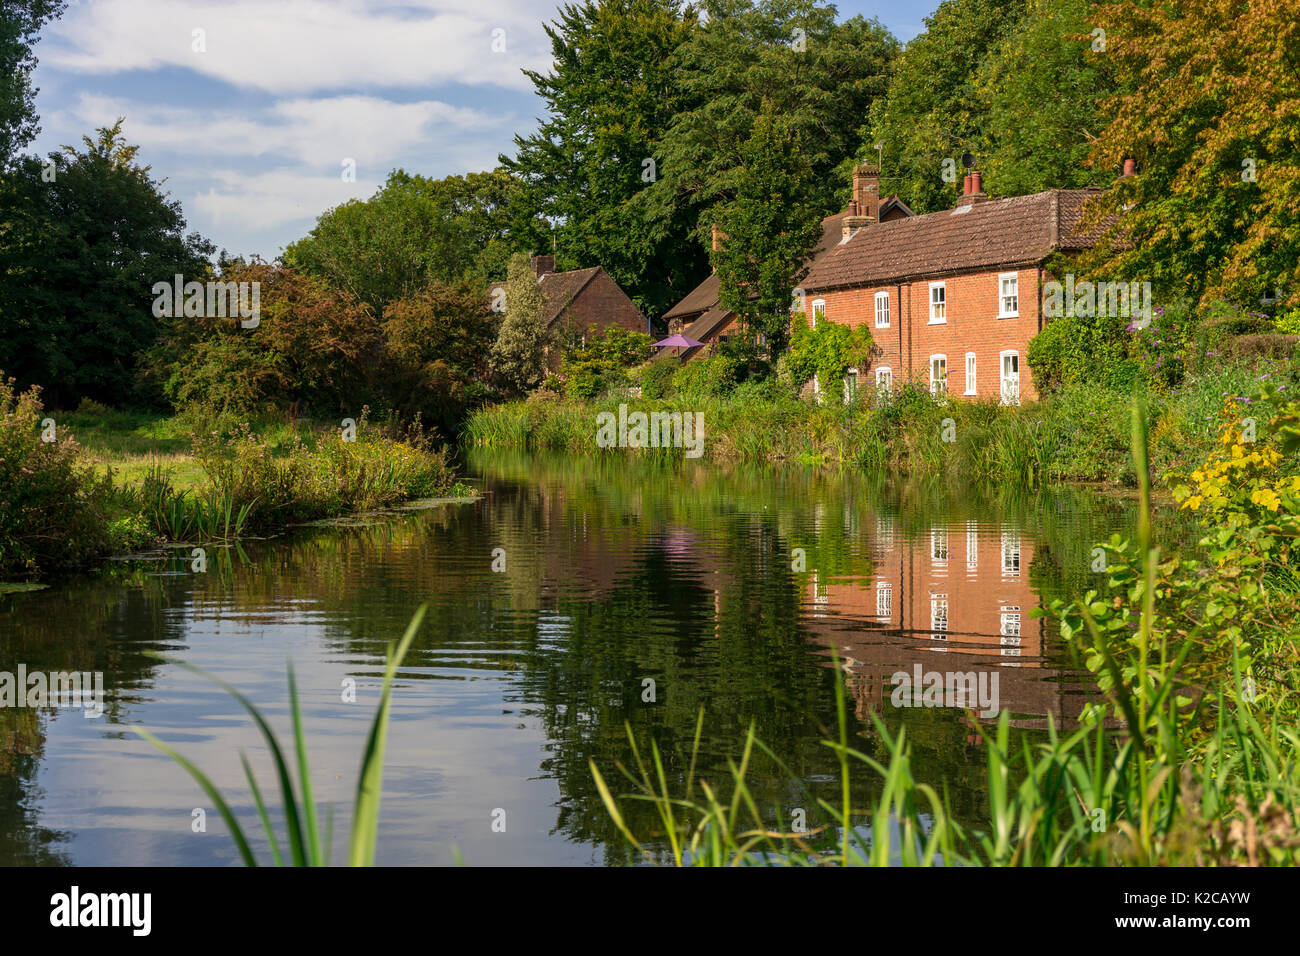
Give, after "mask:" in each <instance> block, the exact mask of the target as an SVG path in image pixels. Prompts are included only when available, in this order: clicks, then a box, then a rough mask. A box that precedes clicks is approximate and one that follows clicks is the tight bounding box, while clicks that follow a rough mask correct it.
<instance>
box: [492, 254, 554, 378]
mask: <svg viewBox="0 0 1300 956" xmlns="http://www.w3.org/2000/svg"><path fill="white" fill-rule="evenodd" d="M505 306H506V315H505V319H504V320H503V321H502V323H501V329H500V331H499V332H498V333H497V340H496V343H495V344H494V345H493V346H492V369H493V371H494V372H495V373H496V376H497V378H498V379H500V381H501V382H502V384H503V385H504V386H505V387H506V388H508V389H510V390H512V391H515V392H526V391H528V390H529V389H532V388H536V387H537V385H538V383H540V382H541V380H542V375H543V374H544V373H545V371H546V347H547V345H548V344H549V343H550V335H549V334H548V332H547V330H546V325H545V324H544V323H543V321H542V293H541V290H540V289H538V287H537V276H536V275H535V274H534V273H533V269H532V266H531V264H530V263H529V261H528V256H526V255H524V254H522V253H520V254H518V255H516V256H514V258H512V259H511V260H510V269H509V277H508V278H507V280H506V301H505Z"/></svg>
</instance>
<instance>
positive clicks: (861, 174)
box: [850, 163, 880, 222]
mask: <svg viewBox="0 0 1300 956" xmlns="http://www.w3.org/2000/svg"><path fill="white" fill-rule="evenodd" d="M850 207H851V208H850V212H851V213H853V214H855V215H858V216H865V217H866V218H868V219H870V220H871V221H872V222H876V221H877V220H878V219H879V218H880V167H879V166H872V165H869V164H867V163H863V164H862V165H861V166H859V167H857V168H856V169H855V170H853V202H852V203H851V204H850Z"/></svg>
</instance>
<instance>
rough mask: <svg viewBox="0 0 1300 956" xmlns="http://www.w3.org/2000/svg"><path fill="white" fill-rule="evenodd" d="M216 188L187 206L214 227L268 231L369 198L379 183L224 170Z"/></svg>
mask: <svg viewBox="0 0 1300 956" xmlns="http://www.w3.org/2000/svg"><path fill="white" fill-rule="evenodd" d="M211 178H212V180H213V181H214V182H215V185H213V186H212V187H211V188H209V189H207V190H204V191H202V192H199V193H197V194H196V195H195V196H194V197H193V198H192V199H188V200H184V205H185V208H186V209H187V210H190V209H193V210H195V211H197V212H199V213H200V214H201V215H202V216H203V218H204V219H205V220H206V221H207V222H209V223H211V224H212V225H213V226H215V227H217V228H219V229H224V230H230V229H237V230H240V231H243V232H262V231H268V230H271V229H274V228H276V227H279V226H283V225H286V224H288V223H293V222H312V221H314V220H315V219H316V217H317V216H319V215H320V214H321V213H322V212H324V211H325V210H326V209H328V208H330V207H332V206H337V205H339V204H340V203H343V202H347V201H348V200H349V199H365V198H367V197H368V196H370V195H371V194H372V193H374V191H375V189H376V188H378V186H379V183H378V182H376V181H374V180H371V181H369V182H365V181H360V180H359V181H358V182H355V183H347V182H343V181H342V179H341V177H339V176H312V175H307V174H304V173H302V172H295V171H293V170H272V171H270V172H265V173H257V174H252V175H250V174H247V173H241V172H237V171H234V170H220V171H218V172H216V173H214V174H213V175H212V177H211Z"/></svg>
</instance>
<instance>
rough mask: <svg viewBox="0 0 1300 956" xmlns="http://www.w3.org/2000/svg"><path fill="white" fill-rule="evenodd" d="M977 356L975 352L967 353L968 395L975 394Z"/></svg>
mask: <svg viewBox="0 0 1300 956" xmlns="http://www.w3.org/2000/svg"><path fill="white" fill-rule="evenodd" d="M976 361H977V360H976V358H975V353H974V352H967V353H966V392H965V394H967V395H974V394H975V364H976Z"/></svg>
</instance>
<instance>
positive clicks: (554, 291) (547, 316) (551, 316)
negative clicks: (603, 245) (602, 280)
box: [488, 266, 600, 325]
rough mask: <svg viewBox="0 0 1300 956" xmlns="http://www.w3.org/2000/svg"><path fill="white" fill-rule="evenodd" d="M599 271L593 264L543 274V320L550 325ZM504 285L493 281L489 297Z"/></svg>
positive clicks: (540, 282) (541, 284) (489, 289)
mask: <svg viewBox="0 0 1300 956" xmlns="http://www.w3.org/2000/svg"><path fill="white" fill-rule="evenodd" d="M598 272H600V266H592V267H591V268H590V269H574V270H573V271H572V272H548V273H546V275H544V276H542V278H541V280H540V281H539V283H538V286H539V288H540V289H541V291H542V320H543V321H544V322H545V323H546V324H547V325H550V324H551V323H552V322H554V321H555V320H556V319H558V318H559V317H560V313H561V312H563V311H564V310H565V309H567V308H568V307H569V304H570V303H571V302H573V300H574V299H575V298H576V297H577V295H578V293H579V292H581V291H582V290H583V289H584V288H585V287H586V285H587V283H588V282H590V281H591V280H592V279H594V278H595V277H596V273H598ZM504 285H505V283H504V282H493V283H492V284H491V285H489V286H488V297H489V299H490V298H491V296H492V293H493V292H494V291H495V290H496V289H498V288H501V287H503V286H504Z"/></svg>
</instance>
